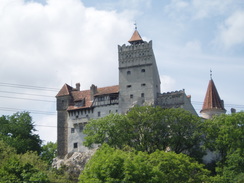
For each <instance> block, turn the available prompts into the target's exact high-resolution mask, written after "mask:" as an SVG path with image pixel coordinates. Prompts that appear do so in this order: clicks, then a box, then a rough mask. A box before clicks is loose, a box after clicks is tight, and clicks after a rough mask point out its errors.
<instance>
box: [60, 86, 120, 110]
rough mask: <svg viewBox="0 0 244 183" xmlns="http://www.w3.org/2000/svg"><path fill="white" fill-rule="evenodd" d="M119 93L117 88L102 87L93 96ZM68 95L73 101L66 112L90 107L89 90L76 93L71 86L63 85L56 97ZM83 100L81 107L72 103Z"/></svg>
mask: <svg viewBox="0 0 244 183" xmlns="http://www.w3.org/2000/svg"><path fill="white" fill-rule="evenodd" d="M118 92H119V86H118V85H115V86H108V87H102V88H98V89H97V93H96V94H95V96H99V95H106V94H112V93H118ZM66 95H70V96H71V97H72V99H73V104H71V105H70V106H69V107H68V109H67V110H77V109H82V108H88V107H91V106H92V102H93V101H92V100H91V91H90V90H83V91H77V90H76V89H75V88H72V87H71V86H69V85H67V84H65V85H64V86H63V87H62V89H61V90H60V91H59V92H58V94H57V95H56V97H60V96H66ZM82 100H84V105H83V106H80V107H78V106H75V105H74V102H77V101H82Z"/></svg>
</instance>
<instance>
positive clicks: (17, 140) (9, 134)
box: [0, 112, 42, 154]
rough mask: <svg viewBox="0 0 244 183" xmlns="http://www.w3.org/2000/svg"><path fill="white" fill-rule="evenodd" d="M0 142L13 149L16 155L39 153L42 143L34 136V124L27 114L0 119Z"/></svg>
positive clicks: (37, 136) (16, 114)
mask: <svg viewBox="0 0 244 183" xmlns="http://www.w3.org/2000/svg"><path fill="white" fill-rule="evenodd" d="M0 125H1V128H0V140H3V141H4V142H5V143H7V144H8V145H10V146H12V147H14V148H15V149H16V151H17V153H25V152H27V151H35V152H37V153H38V154H39V153H40V152H41V143H42V141H41V140H40V138H39V135H37V134H35V133H34V132H35V127H34V123H33V122H32V118H31V116H30V115H29V113H28V112H22V113H15V114H13V115H11V116H1V117H0Z"/></svg>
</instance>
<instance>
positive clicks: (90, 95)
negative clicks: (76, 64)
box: [56, 29, 226, 158]
mask: <svg viewBox="0 0 244 183" xmlns="http://www.w3.org/2000/svg"><path fill="white" fill-rule="evenodd" d="M128 42H129V43H130V45H125V44H124V45H122V46H118V61H119V62H118V63H119V64H118V65H119V85H114V86H108V87H101V88H99V87H97V86H95V85H94V84H92V85H91V87H90V89H89V90H84V91H80V84H79V83H77V84H76V87H75V88H73V87H71V86H69V85H68V84H64V86H63V87H62V88H61V90H60V91H59V92H58V94H57V95H56V99H57V127H58V131H57V133H58V138H57V143H58V156H59V157H61V158H62V157H64V156H65V155H66V154H67V153H70V152H76V151H79V152H84V151H87V148H86V147H85V146H84V145H83V141H84V137H85V134H83V128H84V126H85V125H86V123H88V122H89V120H90V119H98V118H101V117H104V116H106V115H108V114H110V113H120V114H125V113H126V112H127V111H128V110H129V109H130V108H132V107H133V106H135V105H139V106H142V105H153V106H156V105H157V106H161V107H162V108H173V107H174V108H184V109H186V110H188V111H190V112H191V113H192V114H194V115H197V113H196V111H195V109H194V107H193V106H192V104H191V97H190V96H188V95H186V93H185V91H184V90H180V91H174V92H167V93H161V91H160V84H161V82H160V77H159V74H158V69H157V64H156V60H155V57H154V53H153V48H152V41H149V42H146V41H143V40H142V38H141V36H140V34H139V32H138V31H137V29H135V31H134V33H133V35H132V37H131V39H130V40H129V41H128ZM225 112H226V110H225V109H224V105H223V101H222V100H221V99H220V97H219V95H218V92H217V89H216V87H215V85H214V82H213V80H212V79H211V80H210V81H209V85H208V89H207V93H206V96H205V100H204V104H203V109H202V110H201V112H200V113H201V114H202V116H203V118H211V116H212V115H214V114H220V113H225Z"/></svg>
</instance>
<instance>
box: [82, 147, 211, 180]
mask: <svg viewBox="0 0 244 183" xmlns="http://www.w3.org/2000/svg"><path fill="white" fill-rule="evenodd" d="M208 173H209V172H208V170H206V169H204V168H203V165H201V164H198V163H197V162H196V161H195V160H193V159H191V158H190V157H188V156H187V155H184V154H176V153H174V152H168V153H166V152H164V151H159V150H157V151H156V152H154V153H151V154H148V153H147V152H141V151H135V150H132V149H131V148H127V150H124V151H122V150H119V149H114V148H111V147H109V146H108V145H103V146H102V147H101V148H100V149H99V150H98V151H97V152H96V153H95V154H94V155H93V156H92V158H91V160H90V161H89V162H88V163H87V164H86V166H85V169H84V170H83V172H82V173H81V175H80V178H79V179H80V182H81V183H86V182H97V183H98V182H99V183H100V182H131V183H133V182H134V183H137V182H151V183H160V182H164V183H172V182H174V183H183V182H184V183H185V182H204V181H207V180H208Z"/></svg>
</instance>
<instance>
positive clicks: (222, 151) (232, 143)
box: [204, 112, 244, 183]
mask: <svg viewBox="0 0 244 183" xmlns="http://www.w3.org/2000/svg"><path fill="white" fill-rule="evenodd" d="M204 134H206V138H205V142H204V146H205V147H206V148H208V149H210V150H212V151H214V152H215V153H216V154H218V155H219V158H218V159H217V161H216V163H215V167H216V168H215V170H216V174H217V175H216V177H215V178H214V180H218V181H220V182H226V183H227V182H228V183H229V182H238V181H239V182H244V112H239V113H234V114H229V115H225V114H223V115H220V116H214V117H213V118H212V119H210V120H207V121H205V122H204Z"/></svg>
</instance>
